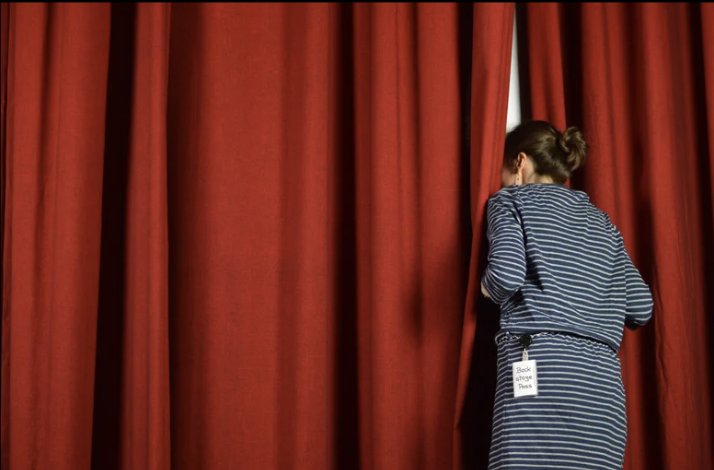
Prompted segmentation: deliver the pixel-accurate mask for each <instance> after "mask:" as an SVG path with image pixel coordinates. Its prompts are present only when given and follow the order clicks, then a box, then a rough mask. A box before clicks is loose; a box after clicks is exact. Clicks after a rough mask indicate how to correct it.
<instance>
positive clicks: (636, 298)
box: [623, 249, 654, 330]
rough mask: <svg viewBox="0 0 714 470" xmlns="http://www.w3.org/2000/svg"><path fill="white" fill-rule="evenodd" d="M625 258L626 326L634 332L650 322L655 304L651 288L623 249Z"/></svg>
mask: <svg viewBox="0 0 714 470" xmlns="http://www.w3.org/2000/svg"><path fill="white" fill-rule="evenodd" d="M623 256H624V257H625V295H626V302H625V325H626V326H627V327H628V328H630V329H631V330H634V329H636V328H637V327H639V326H644V325H645V324H646V323H647V322H648V321H650V318H652V309H653V307H654V302H653V301H652V293H651V292H650V289H649V287H648V286H647V284H645V281H644V280H643V279H642V276H641V275H640V272H639V271H638V270H637V268H636V267H635V265H634V264H633V263H632V259H630V255H629V254H628V253H627V250H626V249H623Z"/></svg>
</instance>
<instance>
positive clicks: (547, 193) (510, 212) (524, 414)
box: [481, 121, 653, 469]
mask: <svg viewBox="0 0 714 470" xmlns="http://www.w3.org/2000/svg"><path fill="white" fill-rule="evenodd" d="M586 150H587V145H586V143H585V140H584V139H583V136H582V134H581V133H580V131H579V130H578V129H576V128H574V127H571V128H568V129H567V130H566V131H565V132H564V133H561V132H559V131H558V130H557V129H555V128H554V127H553V126H552V125H550V124H548V123H547V122H543V121H532V122H527V123H523V124H521V125H520V126H519V127H517V128H516V129H514V130H513V131H511V132H510V133H509V134H508V135H507V137H506V145H505V154H504V162H503V171H502V184H503V186H504V187H503V189H501V190H500V191H498V192H497V193H496V194H495V195H494V196H493V197H492V198H491V199H490V200H489V201H488V208H487V217H488V233H487V236H488V240H489V255H488V266H487V268H486V270H485V272H484V274H483V278H482V283H481V290H482V292H483V294H484V295H486V296H487V297H489V298H491V299H492V300H493V301H494V302H496V303H497V304H498V305H499V306H500V309H501V320H500V323H501V329H500V331H499V332H498V334H497V335H496V344H497V348H498V382H497V388H496V401H495V406H494V418H493V431H492V440H491V451H490V462H489V469H520V468H523V469H534V468H541V469H545V468H547V469H554V468H571V469H575V468H577V469H620V468H622V465H623V458H624V452H625V441H626V439H627V417H626V414H625V391H624V388H623V384H622V375H621V370H620V361H619V358H618V356H617V351H618V349H619V347H620V342H621V341H622V334H623V326H628V327H630V328H631V329H635V328H637V327H638V326H642V325H644V324H645V323H647V322H648V321H649V319H650V318H651V316H652V305H653V303H652V296H651V293H650V290H649V288H648V287H647V285H646V284H645V283H644V281H643V280H642V277H641V276H640V273H639V272H638V270H637V269H636V268H635V267H634V265H633V264H632V261H631V260H630V257H629V255H628V253H627V250H626V249H625V245H624V243H623V239H622V235H621V234H620V232H619V231H618V229H617V228H616V227H615V226H614V225H613V224H612V223H611V222H610V219H609V217H608V216H607V214H605V213H604V212H602V211H601V210H599V209H597V208H596V207H595V206H593V204H592V203H591V202H590V200H589V199H588V196H587V195H586V194H585V193H584V192H581V191H575V190H571V189H569V188H567V187H566V186H564V184H565V182H566V181H567V179H568V177H569V176H570V173H571V172H572V171H573V170H575V169H576V168H578V167H579V166H580V165H582V163H583V162H584V160H585V153H586ZM525 360H527V361H533V362H524V361H525Z"/></svg>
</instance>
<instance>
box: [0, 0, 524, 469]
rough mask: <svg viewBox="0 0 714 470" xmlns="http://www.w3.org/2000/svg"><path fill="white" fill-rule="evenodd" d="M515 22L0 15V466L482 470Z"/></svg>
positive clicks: (267, 12)
mask: <svg viewBox="0 0 714 470" xmlns="http://www.w3.org/2000/svg"><path fill="white" fill-rule="evenodd" d="M513 14H514V5H513V4H476V5H469V4H453V3H452V4H428V3H425V4H409V3H399V4H396V3H384V4H381V3H374V4H369V3H364V4H336V3H332V4H331V3H314V4H265V3H264V4H248V3H236V4H211V3H200V4H198V3H196V4H190V3H187V4H183V3H176V4H168V3H163V4H162V3H134V4H132V3H127V4H122V3H111V4H110V3H96V4H69V3H34V4H33V3H11V4H7V3H3V4H2V145H1V147H2V168H3V174H2V181H3V188H2V194H3V200H2V202H3V204H2V210H3V213H2V221H3V230H2V235H3V240H2V249H3V287H2V294H3V300H2V467H3V468H4V469H5V468H6V469H12V470H15V469H17V470H19V469H25V468H36V469H51V470H65V469H66V470H82V469H90V468H95V469H102V470H104V469H113V468H116V469H124V468H126V469H129V468H130V469H152V470H153V469H168V468H172V469H184V468H185V469H196V468H211V469H212V468H215V469H224V468H250V469H252V468H260V469H280V470H284V469H323V468H324V469H328V468H329V469H339V470H345V469H389V470H394V469H409V470H414V469H445V468H461V466H462V465H471V464H476V462H478V461H479V459H481V462H483V456H484V455H485V454H484V452H487V449H488V442H489V439H490V416H491V415H490V413H491V409H490V407H491V403H489V402H488V400H489V399H491V400H492V398H489V397H490V396H491V395H492V394H493V390H492V389H490V390H489V389H488V386H487V385H482V383H486V384H488V379H484V380H483V381H481V380H480V379H479V378H476V379H474V377H475V375H474V374H473V373H472V371H471V369H472V367H473V366H472V364H473V363H474V362H473V361H471V355H472V352H473V351H474V350H473V347H480V348H483V349H484V350H486V351H491V349H492V348H493V346H492V338H486V339H482V338H481V339H480V338H479V335H481V336H483V335H484V334H485V333H483V332H485V331H487V330H486V328H485V327H483V328H482V327H481V325H480V326H479V328H478V329H476V328H475V327H476V317H475V311H476V310H478V306H477V303H478V302H479V301H477V300H476V299H477V298H478V296H477V295H476V294H477V293H478V290H477V288H476V287H477V286H478V273H479V270H480V265H479V263H481V261H480V259H481V258H480V257H481V256H482V254H483V250H482V245H483V239H482V228H483V220H482V219H483V204H484V203H485V200H486V198H487V197H488V195H489V194H490V193H491V192H492V191H493V190H494V189H495V188H497V184H498V183H497V182H498V179H497V172H498V169H499V167H500V154H501V146H502V141H503V135H504V131H505V122H506V105H507V93H508V78H509V66H510V64H509V59H510V44H511V32H512V26H513ZM491 313H493V312H491ZM490 318H492V319H496V318H497V315H492V316H491V317H490ZM491 321H492V322H493V321H495V320H491ZM493 325H495V323H493ZM479 345H480V346H479ZM486 345H488V346H486ZM474 354H475V353H474ZM474 357H479V358H480V357H482V356H479V355H478V354H475V355H474ZM483 364H484V367H486V362H483ZM494 365H495V362H494ZM488 367H490V365H489V366H488ZM474 384H476V385H477V387H476V391H475V392H474ZM478 387H481V388H478ZM474 393H475V395H474ZM479 394H481V395H482V396H484V397H486V399H485V400H483V402H480V403H476V404H475V405H474V404H473V403H474V402H476V401H477V400H475V399H474V398H473V397H478V396H481V395H479ZM469 403H472V405H469ZM479 413H480V415H482V416H483V417H485V418H484V419H485V420H486V421H487V422H483V423H481V422H480V421H479V424H478V425H476V426H474V425H470V424H469V423H475V422H476V421H475V420H473V418H470V416H478V415H479ZM467 416H468V417H469V418H464V417H467ZM482 421H483V420H482ZM479 426H480V427H479ZM484 449H485V450H484Z"/></svg>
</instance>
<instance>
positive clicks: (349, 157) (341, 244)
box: [328, 3, 361, 470]
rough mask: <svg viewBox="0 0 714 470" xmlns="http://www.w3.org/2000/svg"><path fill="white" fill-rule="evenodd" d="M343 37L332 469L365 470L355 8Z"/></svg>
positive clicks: (343, 16)
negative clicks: (359, 317)
mask: <svg viewBox="0 0 714 470" xmlns="http://www.w3.org/2000/svg"><path fill="white" fill-rule="evenodd" d="M334 8H337V10H338V12H337V21H338V23H339V25H338V27H337V31H338V33H337V37H336V40H335V44H334V47H337V48H339V54H336V56H337V57H338V61H339V62H338V63H337V64H335V65H334V69H335V70H336V80H335V86H336V90H335V92H334V93H333V96H334V97H335V99H336V101H337V102H336V103H335V106H334V109H335V114H334V116H333V118H334V119H335V122H334V125H335V135H334V136H333V138H334V146H333V149H332V150H333V155H334V167H333V170H334V171H333V174H332V175H331V178H332V180H333V183H332V187H333V188H334V189H333V191H334V192H333V194H334V202H333V204H334V206H333V207H334V209H333V214H332V215H333V216H334V218H335V221H334V233H333V237H334V238H333V240H334V247H335V259H334V270H333V272H334V274H335V275H334V276H333V277H332V280H331V282H332V283H333V285H332V286H329V287H330V288H331V289H332V291H333V292H334V299H335V300H334V304H333V306H332V309H331V312H332V314H333V315H334V322H335V338H334V341H333V342H332V344H333V345H334V349H333V351H328V354H333V355H334V356H333V357H335V361H334V364H335V367H334V370H333V371H331V372H332V373H333V374H334V388H333V390H334V393H335V396H334V397H333V404H334V408H333V409H332V410H331V412H332V413H333V414H334V423H335V424H334V426H335V427H334V430H335V433H336V435H335V440H334V442H335V444H334V445H335V448H334V449H332V458H333V462H331V464H332V466H333V467H334V468H336V469H340V470H342V469H344V470H359V468H361V467H360V445H359V444H360V442H359V441H360V436H359V424H360V423H359V396H358V393H359V387H358V369H357V354H358V352H357V347H358V338H357V334H358V333H357V331H358V330H357V327H358V325H357V239H356V232H357V225H356V217H357V214H356V197H355V194H356V189H357V188H356V181H355V163H356V154H355V143H356V142H355V141H356V136H355V107H354V101H355V79H354V75H355V65H354V61H355V57H354V26H353V21H354V14H353V10H354V7H353V5H352V4H349V3H347V4H336V5H334Z"/></svg>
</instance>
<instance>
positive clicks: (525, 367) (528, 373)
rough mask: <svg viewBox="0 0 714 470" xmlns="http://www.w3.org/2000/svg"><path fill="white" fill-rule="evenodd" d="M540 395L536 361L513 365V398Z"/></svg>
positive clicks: (520, 362)
mask: <svg viewBox="0 0 714 470" xmlns="http://www.w3.org/2000/svg"><path fill="white" fill-rule="evenodd" d="M533 395H538V376H537V371H536V361H535V360H530V361H519V362H516V363H514V364H513V396H514V397H515V398H518V397H527V396H533Z"/></svg>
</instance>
